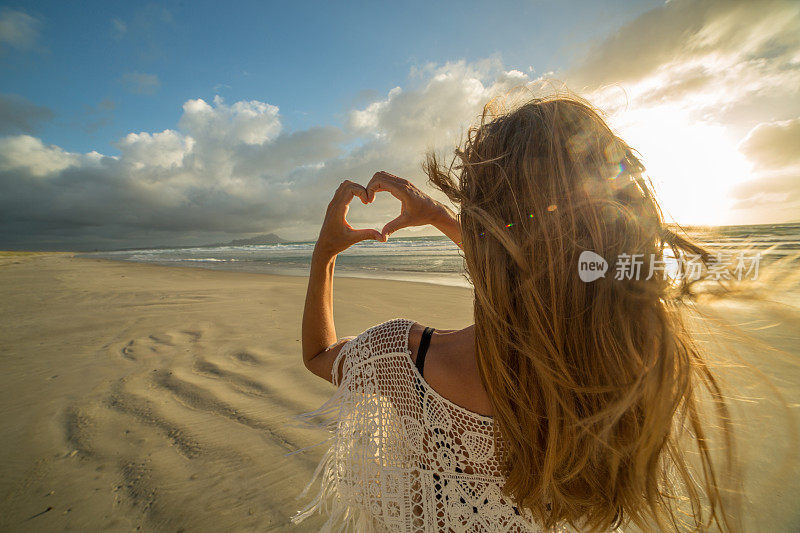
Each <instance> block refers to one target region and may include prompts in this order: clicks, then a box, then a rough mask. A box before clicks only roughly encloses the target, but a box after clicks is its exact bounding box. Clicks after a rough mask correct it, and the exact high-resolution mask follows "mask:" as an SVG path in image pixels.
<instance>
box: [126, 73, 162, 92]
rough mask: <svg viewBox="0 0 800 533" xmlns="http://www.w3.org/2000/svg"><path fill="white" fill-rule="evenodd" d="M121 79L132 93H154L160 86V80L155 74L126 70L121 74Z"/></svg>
mask: <svg viewBox="0 0 800 533" xmlns="http://www.w3.org/2000/svg"><path fill="white" fill-rule="evenodd" d="M121 81H122V84H123V85H124V86H125V88H126V89H127V90H128V91H130V92H132V93H133V94H155V93H156V92H157V91H158V89H160V88H161V81H160V80H159V79H158V76H157V75H156V74H147V73H144V72H126V73H125V74H123V75H122V79H121Z"/></svg>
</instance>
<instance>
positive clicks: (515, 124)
mask: <svg viewBox="0 0 800 533" xmlns="http://www.w3.org/2000/svg"><path fill="white" fill-rule="evenodd" d="M455 154H456V157H455V158H454V159H453V162H452V163H450V164H449V165H443V164H442V163H441V162H440V160H439V159H438V158H437V156H436V155H435V154H434V153H429V154H428V156H427V160H426V162H425V164H424V170H425V172H426V174H427V175H428V177H429V178H430V181H431V182H432V184H433V185H434V186H435V187H437V188H438V189H440V190H441V191H442V192H444V193H445V194H446V195H447V196H448V197H449V198H450V199H451V200H452V201H453V202H454V203H456V204H458V205H460V215H459V217H460V221H461V231H462V234H463V254H464V260H465V265H466V271H467V276H468V277H469V278H470V280H471V281H472V283H473V285H474V290H475V304H474V319H475V336H476V349H477V358H478V366H479V369H480V374H481V379H482V380H483V384H484V386H485V388H486V391H487V393H488V395H489V397H490V398H491V402H492V405H493V408H494V419H495V422H496V424H495V427H496V428H497V430H498V436H497V438H498V442H499V444H500V445H499V446H498V447H497V449H498V454H499V455H500V460H501V462H502V464H503V465H504V469H505V475H506V483H505V491H506V493H507V494H508V495H510V496H511V497H512V498H513V499H514V500H515V502H516V503H517V505H519V506H522V507H523V508H525V509H528V510H530V511H531V512H532V513H533V514H534V516H535V517H536V518H537V519H538V520H539V521H540V522H541V523H542V524H543V525H544V526H545V527H550V526H555V525H558V524H562V523H565V522H566V523H570V524H572V525H573V526H577V527H580V528H581V529H584V530H585V529H591V530H607V529H613V528H614V527H617V526H619V525H621V524H626V523H630V522H633V523H635V524H636V525H637V526H638V527H640V528H642V529H645V530H648V529H653V528H658V529H660V530H666V529H681V530H683V529H686V528H687V527H688V528H689V529H700V530H703V529H707V528H710V527H717V528H720V529H722V530H730V529H732V528H733V527H734V525H733V523H734V522H735V521H734V520H733V519H732V518H731V516H732V515H731V514H730V513H728V512H727V510H726V509H725V508H724V506H723V500H724V499H725V498H723V493H724V490H723V489H722V485H723V483H722V481H721V478H722V477H723V475H722V473H721V472H722V471H723V467H732V465H733V452H732V446H733V441H732V433H731V429H730V419H729V416H728V411H727V407H726V401H725V398H724V396H723V393H722V391H721V389H720V386H719V385H718V382H717V380H716V379H715V377H714V374H713V373H712V371H711V370H710V368H709V364H708V363H707V362H706V360H705V358H704V357H703V355H702V354H701V352H700V350H699V349H698V348H697V346H696V344H695V343H694V342H693V340H692V337H691V335H690V334H689V332H688V331H687V328H686V327H685V326H684V323H683V321H682V320H683V319H682V306H681V305H680V304H681V297H680V296H681V290H680V287H679V286H676V283H675V281H674V280H670V279H664V276H663V273H662V272H661V271H658V272H656V273H655V274H654V275H652V276H650V277H649V279H646V278H648V274H649V272H648V267H649V264H650V257H651V255H652V256H653V258H654V259H655V260H656V261H662V260H664V259H665V252H667V251H668V250H669V251H670V252H668V253H671V254H674V256H676V257H677V256H680V254H682V253H689V254H693V255H694V254H700V255H704V252H703V250H702V248H700V247H698V246H696V245H694V244H692V243H691V242H689V241H688V240H687V239H685V238H683V237H681V236H679V235H677V234H676V233H674V232H672V231H671V230H670V229H668V227H667V226H666V225H665V223H664V221H663V217H662V215H661V211H660V209H659V207H658V204H657V203H656V200H655V198H654V196H653V192H652V190H651V187H650V184H649V183H648V182H647V181H646V180H645V179H644V178H643V177H642V173H643V171H644V167H643V166H642V164H641V163H640V162H639V160H638V159H637V158H636V157H635V156H634V153H633V150H632V149H631V148H630V147H629V146H628V145H627V144H626V143H625V142H624V141H622V140H621V139H620V138H619V137H617V136H616V135H615V134H614V133H613V132H612V131H611V129H610V128H609V127H608V126H607V125H606V123H605V121H604V120H603V119H602V118H601V116H600V114H599V113H598V112H597V111H595V110H594V109H593V108H592V106H591V105H589V104H588V103H586V102H584V101H582V100H581V99H579V98H577V97H574V96H566V97H563V96H558V97H549V98H542V99H533V100H532V101H528V102H527V103H525V104H524V105H521V106H517V107H516V108H514V109H513V110H510V111H505V110H503V109H502V106H501V104H498V102H496V101H495V102H490V103H489V104H487V105H486V107H485V108H484V110H483V114H482V117H481V120H480V124H479V125H477V126H474V127H471V128H470V129H469V130H468V133H467V138H466V140H465V141H464V142H463V145H462V146H460V147H459V148H457V149H456V151H455ZM585 250H591V251H593V252H595V253H597V254H599V255H601V256H602V257H604V258H605V259H606V260H607V261H608V262H609V272H608V273H607V274H606V276H605V277H603V278H600V279H597V280H596V281H593V282H589V283H585V282H583V281H581V279H580V278H579V276H578V261H579V256H580V254H581V252H583V251H585ZM623 254H628V255H629V256H633V255H634V254H641V255H640V256H639V257H641V258H644V260H645V261H644V265H643V267H642V271H641V275H640V276H639V279H635V277H634V279H627V276H626V277H625V278H626V279H615V276H614V266H615V261H616V259H617V257H624V256H623ZM656 264H660V263H656ZM704 406H705V407H710V409H709V411H710V415H713V416H709V415H706V414H704V413H705V410H704V409H703V407H704ZM712 428H716V429H719V433H720V434H721V435H722V439H721V441H722V445H721V446H720V449H721V450H722V453H721V457H722V458H723V459H725V460H726V462H725V464H723V465H719V464H718V460H717V454H716V450H715V449H714V447H713V446H712V444H711V441H710V433H712ZM728 471H729V470H728V468H725V469H724V472H726V473H727V472H728ZM730 471H733V470H732V469H731V470H730ZM687 521H688V523H687Z"/></svg>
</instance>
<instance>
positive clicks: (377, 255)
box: [81, 223, 800, 287]
mask: <svg viewBox="0 0 800 533" xmlns="http://www.w3.org/2000/svg"><path fill="white" fill-rule="evenodd" d="M685 230H686V233H687V234H688V236H689V237H691V238H693V239H694V240H696V241H697V242H699V243H700V244H703V245H704V246H706V247H707V248H708V249H709V250H711V251H718V252H720V253H725V254H729V255H730V254H736V253H744V254H747V255H748V257H751V258H752V257H753V256H754V255H755V254H760V261H761V265H762V267H764V266H766V265H769V264H776V263H780V264H781V268H790V267H791V269H792V270H795V271H796V266H797V264H798V254H800V223H791V224H762V225H752V226H716V227H697V228H685ZM313 249H314V242H287V243H282V244H270V245H246V246H202V247H195V248H158V249H142V250H121V251H109V252H92V253H86V254H81V255H82V256H84V257H96V258H104V259H114V260H122V261H133V262H142V263H155V264H159V265H168V266H181V267H199V268H210V269H220V270H238V271H244V272H263V273H272V274H284V275H292V276H306V275H308V268H309V264H310V260H311V252H312V251H313ZM336 275H337V276H348V277H362V278H380V279H394V280H404V281H417V282H427V283H436V284H441V285H455V286H463V287H468V286H469V283H468V282H467V280H466V278H465V276H464V261H463V258H462V256H461V254H460V250H459V248H458V247H457V246H456V245H455V244H453V243H452V242H451V241H450V240H449V239H447V237H444V236H433V237H397V238H390V239H389V241H388V242H386V243H379V242H375V241H364V242H361V243H358V244H356V245H355V246H353V247H351V248H350V249H348V250H346V251H345V252H343V253H342V254H340V255H339V257H338V258H337V260H336Z"/></svg>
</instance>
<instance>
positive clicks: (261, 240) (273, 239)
mask: <svg viewBox="0 0 800 533" xmlns="http://www.w3.org/2000/svg"><path fill="white" fill-rule="evenodd" d="M282 242H289V241H287V240H286V239H281V238H280V237H278V236H277V235H275V234H274V233H266V234H264V235H256V236H255V237H250V238H249V239H234V240H232V241H231V242H226V243H222V244H220V245H216V246H246V245H248V244H280V243H282Z"/></svg>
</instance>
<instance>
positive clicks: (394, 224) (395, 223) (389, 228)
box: [381, 215, 408, 238]
mask: <svg viewBox="0 0 800 533" xmlns="http://www.w3.org/2000/svg"><path fill="white" fill-rule="evenodd" d="M405 227H408V222H407V221H406V217H405V216H404V215H400V216H399V217H397V218H396V219H394V220H390V221H389V222H387V223H386V225H385V226H384V227H383V230H381V235H383V237H384V238H388V237H389V235H391V234H392V233H394V232H395V231H397V230H399V229H403V228H405Z"/></svg>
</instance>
